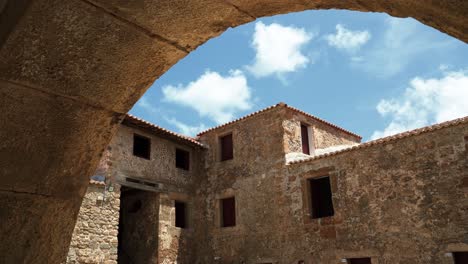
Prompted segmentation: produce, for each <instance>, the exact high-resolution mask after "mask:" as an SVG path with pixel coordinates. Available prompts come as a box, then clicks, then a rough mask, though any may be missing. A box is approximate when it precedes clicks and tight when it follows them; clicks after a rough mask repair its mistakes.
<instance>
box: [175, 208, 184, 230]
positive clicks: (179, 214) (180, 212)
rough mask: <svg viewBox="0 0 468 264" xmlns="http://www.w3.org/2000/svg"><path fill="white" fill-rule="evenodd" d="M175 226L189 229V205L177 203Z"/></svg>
mask: <svg viewBox="0 0 468 264" xmlns="http://www.w3.org/2000/svg"><path fill="white" fill-rule="evenodd" d="M175 226H176V227H180V228H186V227H187V205H186V203H184V202H179V201H175Z"/></svg>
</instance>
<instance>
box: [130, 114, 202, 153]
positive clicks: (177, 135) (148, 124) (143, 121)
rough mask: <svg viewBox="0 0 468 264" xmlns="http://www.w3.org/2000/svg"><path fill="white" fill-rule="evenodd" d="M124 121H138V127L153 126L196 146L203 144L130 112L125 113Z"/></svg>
mask: <svg viewBox="0 0 468 264" xmlns="http://www.w3.org/2000/svg"><path fill="white" fill-rule="evenodd" d="M124 121H129V122H134V123H135V122H138V124H136V125H138V126H140V127H143V124H144V125H146V126H148V127H150V128H153V129H156V130H159V131H161V132H164V133H166V134H169V135H171V136H174V137H177V138H179V139H182V140H186V141H188V142H190V143H193V144H195V145H198V146H204V145H203V144H202V143H201V142H199V141H198V140H197V139H196V138H193V137H189V136H186V135H182V134H179V133H176V132H174V131H171V130H169V129H166V128H163V127H160V126H158V125H156V124H153V123H151V122H149V121H146V120H144V119H141V118H139V117H136V116H134V115H131V114H126V115H125V118H124Z"/></svg>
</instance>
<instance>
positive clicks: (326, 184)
mask: <svg viewBox="0 0 468 264" xmlns="http://www.w3.org/2000/svg"><path fill="white" fill-rule="evenodd" d="M309 188H310V189H309V191H310V201H311V203H310V205H311V206H310V207H311V208H310V209H311V212H310V213H311V216H312V218H321V217H327V216H332V215H334V213H335V212H334V210H333V202H332V191H331V186H330V177H322V178H314V179H309Z"/></svg>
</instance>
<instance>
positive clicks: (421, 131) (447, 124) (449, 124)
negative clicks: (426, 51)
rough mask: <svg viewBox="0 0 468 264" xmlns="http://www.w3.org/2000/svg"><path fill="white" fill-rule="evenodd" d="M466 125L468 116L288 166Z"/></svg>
mask: <svg viewBox="0 0 468 264" xmlns="http://www.w3.org/2000/svg"><path fill="white" fill-rule="evenodd" d="M467 123H468V116H466V117H462V118H458V119H454V120H451V121H447V122H443V123H439V124H434V125H431V126H426V127H422V128H418V129H414V130H410V131H406V132H403V133H399V134H395V135H392V136H388V137H384V138H379V139H376V140H372V141H369V142H365V143H362V144H359V145H357V146H353V147H350V148H347V149H343V150H338V151H334V152H330V153H326V154H322V155H317V156H312V157H310V158H309V159H303V160H298V161H293V162H290V163H288V164H290V165H291V164H299V163H304V162H309V161H313V160H318V159H321V158H325V157H330V156H335V155H337V154H341V153H345V152H349V151H353V150H357V149H363V148H367V147H370V146H374V145H380V144H385V143H388V142H392V141H396V140H399V139H403V138H407V137H412V136H417V135H420V134H424V133H428V132H432V131H436V130H439V129H442V128H446V127H452V126H456V125H460V124H467Z"/></svg>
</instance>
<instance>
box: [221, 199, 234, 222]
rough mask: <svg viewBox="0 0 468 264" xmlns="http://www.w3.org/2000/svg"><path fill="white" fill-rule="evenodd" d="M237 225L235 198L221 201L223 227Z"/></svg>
mask: <svg viewBox="0 0 468 264" xmlns="http://www.w3.org/2000/svg"><path fill="white" fill-rule="evenodd" d="M235 225H236V200H235V198H234V197H230V198H225V199H221V226H222V227H229V226H235Z"/></svg>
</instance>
